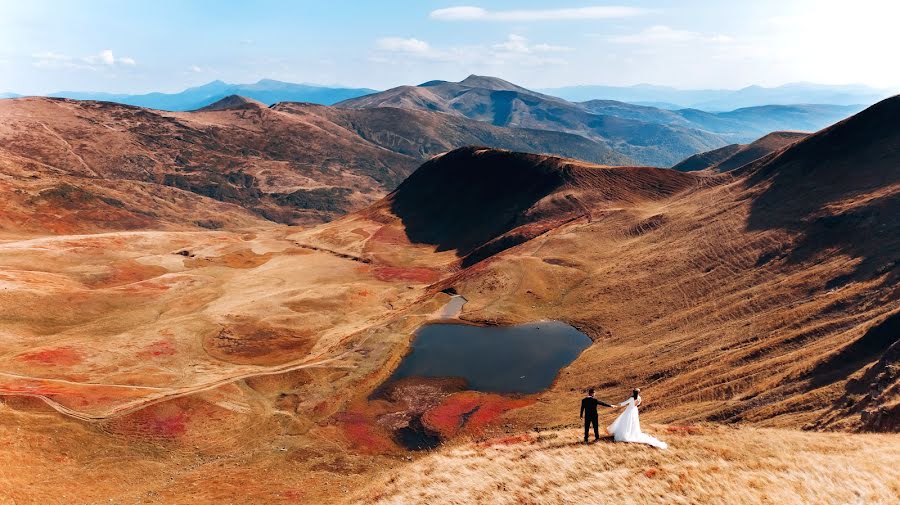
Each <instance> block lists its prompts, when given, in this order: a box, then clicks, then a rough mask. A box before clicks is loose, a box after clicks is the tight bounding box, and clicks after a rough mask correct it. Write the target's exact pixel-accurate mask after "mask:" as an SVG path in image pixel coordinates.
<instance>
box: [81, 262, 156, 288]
mask: <svg viewBox="0 0 900 505" xmlns="http://www.w3.org/2000/svg"><path fill="white" fill-rule="evenodd" d="M167 272H168V270H166V269H165V268H163V267H161V266H157V265H142V264H140V263H138V262H136V261H134V260H128V261H123V262H119V263H116V264H113V265H111V266H110V268H109V270H108V271H106V272H104V273H102V274H100V275H95V276H91V277H90V278H88V279H85V281H84V284H85V285H86V286H89V287H91V288H108V287H114V286H122V285H125V284H131V283H134V282H141V281H145V280H148V279H152V278H154V277H158V276H160V275H163V274H165V273H167Z"/></svg>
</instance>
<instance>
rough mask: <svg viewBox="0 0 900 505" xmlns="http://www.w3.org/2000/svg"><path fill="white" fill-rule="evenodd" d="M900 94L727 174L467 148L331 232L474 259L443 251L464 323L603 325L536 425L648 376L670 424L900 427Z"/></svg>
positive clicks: (370, 247)
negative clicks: (898, 360)
mask: <svg viewBox="0 0 900 505" xmlns="http://www.w3.org/2000/svg"><path fill="white" fill-rule="evenodd" d="M898 103H900V99H898V98H894V99H890V100H887V101H885V102H882V103H880V104H878V105H876V106H873V107H872V108H870V109H868V110H866V111H864V112H862V113H860V114H859V115H858V116H856V117H854V118H851V119H849V120H847V121H844V122H842V123H839V124H838V125H835V126H834V127H832V128H829V129H827V130H824V131H822V132H820V133H818V134H815V135H812V136H810V137H808V138H807V139H806V140H803V141H801V142H799V143H796V144H794V145H793V146H791V147H789V148H787V149H786V150H784V151H782V152H781V153H780V154H778V155H772V156H770V157H768V158H763V159H761V160H759V161H757V162H756V163H755V164H751V165H746V166H745V167H744V168H742V169H741V170H740V171H738V172H736V173H734V174H733V175H719V176H715V177H702V176H700V177H693V176H689V174H683V173H679V172H675V171H666V170H655V169H649V168H630V169H609V168H606V167H591V166H587V165H583V164H569V166H575V165H578V166H580V167H582V168H579V169H577V170H571V171H569V170H570V169H569V168H567V162H565V161H562V160H555V159H552V158H545V157H525V156H517V155H511V154H508V153H502V152H495V151H486V150H479V149H471V150H464V151H457V152H454V153H450V154H448V155H445V156H443V157H441V158H439V159H436V160H433V161H432V162H430V163H428V164H426V165H425V166H423V167H422V169H421V170H420V171H418V172H417V173H416V174H414V175H413V176H411V177H410V178H409V179H408V180H407V181H406V182H405V183H404V184H403V185H401V187H400V188H398V190H397V192H395V193H394V194H392V195H391V196H389V197H388V198H387V199H386V200H385V201H384V202H383V203H381V204H379V205H377V206H375V207H373V208H372V209H369V210H367V211H365V212H363V213H361V214H359V215H358V216H355V217H351V218H347V219H346V220H345V221H346V222H345V223H344V222H340V223H336V224H335V225H334V226H329V227H326V228H325V229H323V230H322V231H320V232H318V233H317V234H314V235H313V236H316V237H318V240H322V241H323V243H329V244H332V245H331V247H337V248H338V249H340V247H346V245H343V246H342V244H349V243H351V242H352V241H351V242H346V241H345V239H343V238H341V237H343V236H344V235H343V233H342V232H340V230H341V229H343V227H344V226H348V227H349V226H354V227H356V226H360V223H362V222H366V221H372V222H374V223H377V225H376V226H380V227H381V228H382V231H380V232H378V233H376V235H384V236H395V235H397V233H398V232H397V230H403V232H404V235H405V237H406V239H407V240H408V241H409V243H410V245H411V246H415V245H416V244H422V245H429V246H430V247H433V248H434V249H433V250H437V251H441V250H452V251H454V253H455V254H454V256H455V257H456V258H461V259H457V260H453V261H458V262H459V263H447V262H448V261H451V260H450V259H449V258H448V257H447V256H445V255H441V256H439V257H435V260H436V261H438V260H439V263H436V265H437V264H440V265H444V266H443V267H442V268H447V265H449V264H457V265H459V268H462V270H460V271H459V272H458V273H455V274H454V275H452V276H450V277H447V278H445V279H444V280H443V281H441V282H440V283H438V284H435V287H436V288H441V289H443V288H448V287H453V288H454V289H455V290H456V291H457V292H459V293H461V294H463V295H464V296H465V297H466V298H468V299H469V300H470V302H469V304H468V305H467V306H466V309H465V311H464V312H463V317H464V318H466V319H469V320H471V321H502V322H523V321H529V320H536V319H562V320H564V321H568V322H571V323H572V324H575V325H576V326H578V327H581V328H583V329H584V330H585V331H587V332H588V334H589V335H591V336H592V337H593V338H594V339H595V345H594V346H593V347H592V348H591V349H590V350H588V351H586V352H585V353H584V354H583V355H582V356H581V358H579V359H578V360H577V361H576V362H575V363H574V364H573V365H572V366H571V367H570V368H569V370H568V371H567V372H566V373H563V374H562V375H561V376H560V378H559V379H558V382H557V384H556V386H555V387H554V388H553V390H552V391H551V392H549V393H548V394H547V395H544V396H543V398H545V399H546V401H547V403H546V404H544V403H538V404H537V405H536V406H534V407H530V408H528V409H523V410H521V411H517V412H518V413H517V414H516V415H515V417H516V418H517V419H520V420H522V421H523V422H541V423H545V422H551V421H550V420H558V421H562V420H563V418H560V417H559V414H558V413H557V412H562V411H564V410H565V407H564V405H566V404H571V403H572V402H574V401H575V397H576V396H577V395H578V394H579V392H580V391H581V390H582V388H583V387H585V385H587V384H593V385H595V386H598V387H599V388H600V389H601V390H602V391H603V396H613V397H615V396H619V395H624V394H625V391H627V389H628V388H629V387H630V386H632V385H645V386H650V387H651V388H652V390H653V391H654V397H655V400H654V405H653V406H651V407H649V408H648V411H647V412H648V415H650V416H651V417H652V418H655V419H658V420H664V421H674V420H679V421H684V420H692V419H694V420H716V421H728V422H737V421H754V422H759V423H762V424H769V425H778V426H788V427H843V428H851V429H874V430H891V431H893V430H896V429H897V426H898V422H897V418H898V410H897V405H898V398H897V386H896V381H897V376H896V374H894V373H893V372H891V371H890V370H892V368H890V366H888V365H886V363H887V362H891V359H892V358H891V357H890V356H893V354H894V351H893V350H892V349H893V348H892V347H891V346H892V345H893V344H894V343H895V342H896V333H895V328H894V327H895V326H896V325H895V324H894V320H895V319H896V314H897V313H898V311H900V305H898V299H900V297H898V284H897V271H898V257H900V230H898V226H900V224H898V221H897V220H896V218H895V216H896V215H897V209H898V200H897V195H898V189H900V172H898V169H900V155H898V150H897V146H898V145H900V143H898V139H897V135H898V134H900V131H898V130H897V128H896V126H895V125H893V124H892V122H891V119H890V118H891V117H895V116H894V113H895V111H894V109H895V108H896V107H897V106H898ZM560 168H561V169H560ZM494 170H496V175H490V176H489V175H486V173H487V172H489V171H490V172H493V171H494ZM442 174H446V175H442ZM476 174H477V175H476ZM686 176H687V178H685V177H686ZM595 180H596V181H602V182H601V183H594V182H593V181H595ZM476 181H477V182H476ZM636 181H642V182H641V183H640V184H637V182H636ZM477 183H484V184H485V186H484V187H483V188H482V187H479V186H477ZM438 188H440V190H441V191H438ZM625 188H627V189H625ZM570 196H574V197H575V199H570V198H568V197H570ZM432 203H433V205H430V204H432ZM482 208H484V209H486V210H485V212H484V214H482V213H481V211H480V209H482ZM412 209H418V212H413V211H412ZM430 209H433V210H430ZM442 211H445V212H442ZM489 216H496V217H495V218H493V217H489ZM389 229H390V230H393V231H390V232H388V231H387V230H389ZM347 240H349V239H347ZM393 243H394V244H397V242H393ZM356 247H357V246H353V248H354V250H358V251H361V252H363V253H367V254H370V255H371V257H373V258H380V257H387V256H385V255H386V254H387V252H386V251H387V249H385V247H384V246H380V245H378V244H377V243H376V242H373V241H371V240H370V241H369V243H368V244H367V245H365V246H364V247H362V248H361V249H356ZM393 247H396V245H395V246H393ZM501 251H502V253H501ZM498 253H500V254H498ZM391 257H397V255H396V254H394V255H393V256H391ZM486 258H490V261H486V262H481V263H479V261H481V260H484V259H486ZM416 262H417V264H427V263H428V260H427V259H423V258H421V257H419V259H417V260H416ZM466 267H469V268H466ZM854 342H858V343H856V344H854ZM848 346H850V347H848ZM634 363H640V366H635V365H634ZM837 364H840V365H839V366H838V365H837ZM873 367H874V368H873ZM876 369H877V370H882V372H874V371H873V370H876ZM526 419H527V421H526Z"/></svg>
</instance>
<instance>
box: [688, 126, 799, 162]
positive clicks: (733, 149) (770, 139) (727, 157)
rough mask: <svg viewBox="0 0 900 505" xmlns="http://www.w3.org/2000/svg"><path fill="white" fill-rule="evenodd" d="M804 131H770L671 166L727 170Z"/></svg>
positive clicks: (779, 146) (777, 147) (793, 139)
mask: <svg viewBox="0 0 900 505" xmlns="http://www.w3.org/2000/svg"><path fill="white" fill-rule="evenodd" d="M807 135H809V134H808V133H804V132H780V131H779V132H772V133H770V134H768V135H766V136H764V137H762V138H760V139H757V140H755V141H753V142H751V143H750V144H746V145H741V144H731V145H728V146H725V147H721V148H719V149H714V150H712V151H708V152H705V153H700V154H695V155H693V156H691V157H689V158H687V159H685V160H684V161H682V162H680V163H678V164H677V165H675V166H673V167H672V168H673V169H675V170H680V171H682V172H691V171H694V170H707V169H710V170H715V171H717V172H728V171H729V170H734V169H736V168H738V167H740V166H742V165H746V164H747V163H750V162H751V161H756V160H758V159H760V158H762V157H763V156H766V155H768V154H771V153H773V152H775V151H778V150H780V149H783V148H784V147H785V146H789V145H791V144H793V143H794V142H797V141H799V140H801V139H803V138H806V136H807Z"/></svg>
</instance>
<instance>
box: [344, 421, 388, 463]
mask: <svg viewBox="0 0 900 505" xmlns="http://www.w3.org/2000/svg"><path fill="white" fill-rule="evenodd" d="M337 420H338V422H339V423H340V425H341V427H342V428H343V430H344V435H345V436H346V437H347V440H348V441H349V442H350V444H351V445H352V446H353V448H354V449H356V450H357V451H359V452H361V453H364V454H385V453H388V452H392V451H394V450H395V449H396V446H395V445H394V442H393V441H392V440H391V439H390V437H388V435H387V434H386V433H385V432H384V431H383V430H381V429H380V428H379V427H378V426H377V425H376V424H375V423H374V421H373V420H372V419H369V418H368V417H367V416H365V415H364V414H361V413H359V412H344V413H342V414H338V416H337Z"/></svg>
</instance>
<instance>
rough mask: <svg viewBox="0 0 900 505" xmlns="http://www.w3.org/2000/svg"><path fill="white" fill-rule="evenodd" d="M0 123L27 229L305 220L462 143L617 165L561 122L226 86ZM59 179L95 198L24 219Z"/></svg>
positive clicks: (63, 103)
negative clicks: (142, 104) (225, 93)
mask: <svg viewBox="0 0 900 505" xmlns="http://www.w3.org/2000/svg"><path fill="white" fill-rule="evenodd" d="M0 119H2V123H0V141H2V143H0V159H2V160H3V162H4V163H5V165H6V166H7V167H8V168H7V169H6V170H5V171H4V174H5V175H6V176H7V179H6V181H7V184H9V185H10V190H11V191H12V188H16V189H17V190H18V191H20V193H15V194H16V195H19V196H17V197H16V198H13V199H11V200H9V201H7V202H6V206H7V209H8V210H9V212H10V213H14V214H15V215H16V216H17V217H16V220H17V222H18V224H17V223H12V222H10V223H8V224H7V225H6V226H7V229H10V230H12V229H21V230H22V231H25V230H33V231H36V232H40V231H46V230H50V229H56V230H58V232H63V231H64V230H69V231H76V230H81V231H91V230H117V229H148V228H161V227H163V228H164V227H176V228H177V227H188V228H192V227H196V226H197V223H201V225H207V226H208V227H214V228H222V227H226V228H234V227H240V226H244V225H249V224H251V223H253V222H259V221H262V220H270V221H275V222H279V223H288V224H309V223H318V222H322V221H327V220H330V219H333V218H334V217H337V216H340V215H343V214H345V213H347V212H349V211H352V210H356V209H359V208H361V207H364V206H365V205H367V204H369V203H372V202H374V201H375V200H377V199H378V198H380V197H382V196H384V195H385V194H386V193H387V192H389V191H390V190H392V189H394V188H396V186H397V185H398V184H399V183H400V182H401V181H402V180H403V179H404V178H405V177H406V176H407V175H408V174H409V173H411V172H412V170H413V169H414V168H415V167H416V166H417V165H418V164H419V163H420V162H421V161H423V160H425V159H427V158H428V157H430V156H432V155H434V154H437V153H440V152H444V151H446V150H449V149H453V148H457V147H460V146H464V145H470V144H479V145H491V146H496V147H502V148H510V149H517V150H521V151H532V152H547V153H555V154H561V155H566V156H573V157H576V158H583V159H586V160H589V161H594V162H604V163H627V162H628V161H629V160H628V158H626V157H625V156H622V155H620V154H618V153H616V152H614V151H612V150H610V149H609V148H608V147H606V145H605V144H602V143H598V142H594V141H591V140H588V139H585V138H583V137H580V136H577V135H571V134H566V133H560V132H548V131H539V130H525V129H518V128H503V127H496V126H491V125H487V124H484V123H481V122H478V121H473V120H469V119H466V118H459V117H450V116H446V115H442V114H434V113H426V112H421V111H405V110H404V111H400V110H397V109H384V110H382V109H372V110H364V111H353V110H345V109H332V108H329V107H324V106H314V105H309V104H279V105H277V106H275V107H273V108H268V107H265V106H264V105H262V104H260V103H259V102H255V101H253V100H248V99H246V98H243V97H238V96H231V97H227V98H224V99H222V100H220V101H219V102H216V103H214V104H212V105H209V106H207V107H204V108H203V109H200V110H198V111H193V112H182V113H172V112H162V111H154V110H149V109H141V108H137V107H130V106H124V105H117V104H112V103H103V102H79V101H73V100H63V99H47V98H21V99H14V100H4V101H3V102H2V103H0ZM63 184H65V185H67V186H65V187H66V188H68V187H77V188H81V190H82V192H83V193H84V194H85V195H86V194H92V195H96V198H88V197H81V198H77V199H76V200H75V203H73V204H72V205H77V206H78V216H77V218H75V217H74V214H71V212H70V211H71V210H72V209H69V210H65V209H60V213H59V214H55V215H54V214H53V213H52V212H51V213H50V214H48V213H47V209H48V208H50V207H45V208H44V210H41V211H40V213H38V214H36V215H35V216H32V213H33V211H34V210H35V209H37V206H36V205H39V204H37V203H36V204H35V205H30V204H28V203H27V202H28V201H31V200H30V199H37V200H35V202H38V201H43V200H42V198H43V197H41V196H40V193H41V192H42V191H45V190H53V191H56V190H55V189H54V188H57V187H62V186H61V185H63ZM53 191H51V192H50V193H48V194H49V195H52V194H54V193H53ZM59 191H68V190H67V189H65V188H63V189H61V190H59ZM185 193H193V194H194V195H199V196H200V197H204V198H195V197H193V196H191V195H185ZM138 195H145V196H143V197H139V196H138ZM185 197H186V198H187V200H195V202H192V203H188V202H187V200H185ZM164 201H165V202H164ZM116 202H118V203H116ZM47 205H51V206H52V202H49V203H48V204H47ZM110 205H112V207H113V208H110ZM204 209H206V210H204ZM216 214H219V215H218V216H217V215H216ZM42 215H43V216H48V218H49V216H55V217H53V218H52V219H51V220H54V221H55V224H53V225H52V226H51V225H49V224H47V223H42V220H41V217H40V216H42ZM29 216H31V217H29ZM67 216H71V217H67ZM9 217H10V219H9V220H10V221H11V220H12V217H13V216H9ZM44 221H46V219H44ZM20 225H21V226H20Z"/></svg>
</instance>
